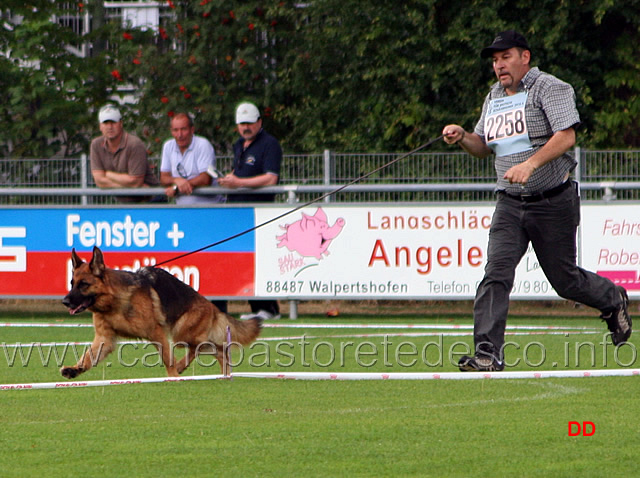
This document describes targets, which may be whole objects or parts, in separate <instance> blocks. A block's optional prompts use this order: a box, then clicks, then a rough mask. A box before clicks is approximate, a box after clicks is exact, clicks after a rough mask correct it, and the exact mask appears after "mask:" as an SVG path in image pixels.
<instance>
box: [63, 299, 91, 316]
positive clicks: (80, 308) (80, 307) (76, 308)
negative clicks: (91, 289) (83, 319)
mask: <svg viewBox="0 0 640 478" xmlns="http://www.w3.org/2000/svg"><path fill="white" fill-rule="evenodd" d="M92 304H93V298H87V299H86V300H85V301H84V302H83V303H82V304H80V305H78V306H73V305H71V304H65V305H67V307H68V308H69V314H71V315H76V314H79V313H80V312H83V311H85V310H86V309H87V308H88V307H91V305H92Z"/></svg>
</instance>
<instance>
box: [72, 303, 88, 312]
mask: <svg viewBox="0 0 640 478" xmlns="http://www.w3.org/2000/svg"><path fill="white" fill-rule="evenodd" d="M86 308H87V304H86V303H85V304H80V305H79V306H78V307H76V308H75V309H69V314H71V315H76V314H79V313H80V312H82V311H83V310H84V309H86Z"/></svg>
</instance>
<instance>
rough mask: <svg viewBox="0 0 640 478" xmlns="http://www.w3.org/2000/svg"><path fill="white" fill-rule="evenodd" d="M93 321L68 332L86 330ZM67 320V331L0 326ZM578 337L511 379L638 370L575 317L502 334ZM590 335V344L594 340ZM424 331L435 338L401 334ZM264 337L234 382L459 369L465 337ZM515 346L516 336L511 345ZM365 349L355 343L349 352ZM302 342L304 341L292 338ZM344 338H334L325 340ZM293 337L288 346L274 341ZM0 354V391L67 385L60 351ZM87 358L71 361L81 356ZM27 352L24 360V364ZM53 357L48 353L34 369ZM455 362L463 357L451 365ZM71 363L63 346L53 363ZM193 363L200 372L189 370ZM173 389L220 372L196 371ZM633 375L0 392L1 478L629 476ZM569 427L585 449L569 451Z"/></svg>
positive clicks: (519, 365)
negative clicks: (578, 429) (584, 431)
mask: <svg viewBox="0 0 640 478" xmlns="http://www.w3.org/2000/svg"><path fill="white" fill-rule="evenodd" d="M89 317H90V316H89V315H88V314H83V315H82V316H81V319H77V318H76V320H75V321H78V320H84V321H86V322H87V323H88V322H89ZM34 320H39V321H43V322H56V323H64V322H63V321H64V320H67V321H69V320H70V319H68V316H64V315H63V314H60V316H56V315H55V314H41V315H36V316H35V317H31V318H25V317H24V316H21V317H15V316H13V317H12V316H10V315H3V316H2V317H1V321H3V322H13V321H28V322H33V321H34ZM331 322H335V323H341V324H365V323H368V324H385V325H390V324H408V323H412V324H435V325H455V324H459V325H469V324H471V317H470V313H469V315H466V316H465V315H455V316H454V315H453V314H449V315H442V316H438V315H435V314H434V315H430V316H428V317H425V316H408V315H402V316H399V317H386V318H380V317H372V316H355V315H348V316H341V317H339V318H336V319H328V318H326V317H320V316H315V317H313V316H306V317H302V318H301V319H300V320H297V321H288V320H281V321H280V322H279V323H280V324H290V323H295V324H321V323H322V324H326V323H331ZM531 324H535V325H553V326H561V327H587V328H589V330H584V331H576V330H573V329H571V330H570V331H569V329H567V333H565V331H562V330H560V331H555V333H557V335H549V334H548V332H545V333H543V332H544V331H539V330H538V331H534V332H535V335H514V336H509V337H508V340H510V341H512V342H513V344H512V345H511V346H510V348H507V362H508V363H511V364H513V365H514V366H513V367H509V369H508V370H565V369H568V370H576V369H584V370H595V369H603V368H609V369H610V368H626V369H631V368H635V369H637V368H640V360H639V359H638V357H637V344H638V343H639V342H638V340H637V338H636V337H637V336H633V337H632V340H631V342H630V344H629V345H627V346H625V347H622V348H620V349H618V350H615V349H614V347H613V346H612V345H610V344H609V345H608V346H605V345H603V333H604V329H603V328H602V327H603V324H601V323H600V322H599V321H598V320H596V319H594V318H585V317H582V318H580V317H578V318H576V317H571V318H569V317H565V318H563V317H545V316H539V317H519V318H515V319H512V320H510V322H509V325H510V326H514V325H519V326H524V325H531ZM594 331H596V332H595V333H594ZM420 332H425V333H426V332H429V333H436V334H442V335H432V336H419V337H418V336H397V335H394V334H396V333H414V334H415V333H420ZM450 332H452V330H449V329H447V330H442V331H439V330H418V329H411V330H406V329H387V328H379V329H371V328H369V329H365V330H363V329H311V328H308V329H305V328H303V329H288V328H267V329H265V330H264V332H263V338H264V339H269V338H278V337H280V339H279V340H265V341H260V342H259V343H257V344H256V345H255V346H254V347H252V348H250V349H249V348H247V349H245V350H244V351H243V354H241V353H240V352H239V351H235V352H234V354H233V359H234V362H236V364H235V365H236V366H235V368H234V370H235V371H245V372H248V371H254V372H263V371H271V372H273V371H279V372H288V371H314V372H385V373H387V372H388V373H394V372H454V371H456V370H457V369H456V367H455V366H454V365H453V364H452V363H451V361H452V360H453V361H454V362H455V361H456V360H457V357H459V354H462V353H464V352H465V351H466V350H465V347H469V346H470V345H471V343H472V341H471V337H470V336H469V335H468V333H469V331H468V330H458V331H457V332H458V333H464V335H459V336H449V335H445V334H446V333H450ZM524 332H526V331H522V332H521V333H524ZM0 334H1V338H0V343H3V344H16V343H21V344H26V343H31V342H42V343H45V342H67V341H80V342H81V341H90V340H91V339H92V337H93V330H92V329H91V328H26V327H5V328H0ZM363 334H367V335H369V336H368V337H354V335H363ZM303 335H304V337H305V338H304V339H301V338H300V336H303ZM338 336H339V337H338ZM287 337H294V338H287ZM28 350H29V349H28V348H21V349H17V348H15V347H14V348H10V347H4V348H2V349H0V354H2V355H0V384H15V383H39V382H63V381H66V380H65V379H63V378H62V377H61V376H60V374H59V372H58V365H59V364H58V363H56V361H57V360H58V361H60V360H62V355H63V353H64V348H63V347H57V348H55V351H57V352H58V354H59V356H58V357H56V356H55V353H54V352H53V351H54V348H53V347H47V346H42V347H40V348H37V347H36V348H33V349H31V355H30V356H29V355H28ZM83 350H84V348H83V346H78V347H77V353H82V351H83ZM20 351H22V355H21V352H20ZM154 351H155V349H153V348H150V347H146V348H144V344H142V343H137V344H129V345H122V346H121V349H120V351H119V352H114V353H113V354H112V355H111V356H109V357H108V358H107V360H105V361H104V362H102V363H101V364H99V365H98V366H97V367H95V368H94V369H92V370H90V371H89V372H87V373H86V374H84V375H82V376H81V377H79V379H81V380H103V379H127V378H140V377H163V376H165V371H164V368H163V367H162V366H161V365H160V364H158V358H157V355H156V354H155V352H154ZM47 354H49V355H47ZM456 354H458V355H456ZM74 362H75V358H74V357H73V351H72V349H70V348H67V351H66V356H65V357H64V363H65V364H72V363H74ZM194 365H195V366H194ZM194 365H192V366H191V367H190V368H189V369H187V371H185V374H188V375H193V374H196V375H210V374H218V373H219V368H218V365H217V364H216V363H214V362H213V360H212V359H211V357H209V356H205V357H202V359H201V360H200V363H199V364H194ZM639 385H640V377H638V376H631V377H602V378H567V379H555V378H554V379H513V380H512V379H504V380H502V379H501V380H494V379H483V380H424V381H423V380H384V381H382V380H381V381H340V380H323V381H301V380H278V379H271V380H268V379H259V378H237V377H236V378H234V379H233V380H211V381H198V382H196V381H191V382H173V383H159V384H139V385H119V386H105V387H92V388H80V389H61V390H55V389H51V390H2V391H0V403H1V407H0V424H2V434H0V441H1V443H0V450H1V451H0V476H3V477H4V476H34V475H36V474H40V473H45V474H46V475H47V476H81V475H84V476H105V477H111V476H123V475H127V476H195V475H204V476H214V475H220V474H223V473H224V474H228V475H230V476H437V477H441V476H465V477H467V476H483V477H486V476H545V477H546V476H571V477H574V476H605V475H607V476H634V475H636V474H637V468H638V466H637V452H638V450H640V434H639V433H638V410H639V409H640V398H639V394H638V390H640V388H639ZM570 421H575V422H580V423H582V422H584V421H589V422H593V424H594V425H595V433H594V434H593V435H592V436H568V423H569V422H570Z"/></svg>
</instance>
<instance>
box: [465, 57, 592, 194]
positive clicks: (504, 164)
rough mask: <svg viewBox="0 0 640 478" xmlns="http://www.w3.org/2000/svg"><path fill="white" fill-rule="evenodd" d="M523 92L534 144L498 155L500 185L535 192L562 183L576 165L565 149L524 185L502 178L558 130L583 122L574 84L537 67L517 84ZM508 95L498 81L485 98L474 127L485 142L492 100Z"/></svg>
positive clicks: (497, 166) (512, 190)
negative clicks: (486, 123)
mask: <svg viewBox="0 0 640 478" xmlns="http://www.w3.org/2000/svg"><path fill="white" fill-rule="evenodd" d="M520 92H523V93H526V102H525V104H524V117H525V121H526V128H527V131H528V135H529V141H530V143H531V144H530V146H531V147H530V148H529V149H527V150H525V151H521V152H516V153H513V154H507V155H504V156H499V155H497V156H496V158H495V169H496V173H497V176H498V184H497V189H498V190H501V191H506V192H508V193H512V194H535V193H539V192H542V191H546V190H547V189H551V188H554V187H556V186H558V185H560V184H561V183H562V182H563V181H564V178H565V177H566V175H567V174H568V173H569V172H571V171H572V170H573V169H575V167H576V161H575V159H574V158H572V157H571V156H570V155H569V154H567V153H565V154H563V155H562V156H560V157H559V158H556V159H554V160H553V161H550V162H549V163H547V164H545V165H544V166H542V167H541V168H538V169H536V170H535V171H534V173H533V174H532V175H531V178H530V179H529V181H527V184H526V185H525V186H524V188H522V187H521V186H520V185H513V184H510V183H509V181H507V180H505V179H503V177H504V175H505V173H506V172H507V171H508V170H509V169H510V168H511V167H513V166H515V165H517V164H520V163H522V162H524V161H526V160H527V159H528V158H530V157H531V156H533V155H534V154H535V153H536V152H537V151H538V150H539V149H540V148H542V147H543V146H544V145H545V144H546V143H547V141H549V139H550V138H551V137H552V136H553V135H554V134H555V133H557V132H558V131H562V130H565V129H568V128H571V127H574V128H575V127H577V126H578V125H579V124H580V115H579V114H578V110H577V108H576V97H575V92H574V90H573V88H572V87H571V85H569V84H568V83H565V82H564V81H561V80H559V79H558V78H556V77H555V76H553V75H550V74H548V73H544V72H541V71H540V70H539V69H538V68H537V67H536V68H532V69H531V70H529V71H528V72H527V74H526V75H525V76H524V78H523V79H522V81H521V82H520V85H519V88H518V93H520ZM506 96H507V94H506V92H505V90H504V87H502V85H501V84H500V83H499V82H497V83H495V84H494V85H493V86H492V87H491V90H490V91H489V94H488V95H487V96H486V98H485V102H484V105H483V107H482V115H481V117H480V120H479V121H478V123H477V124H476V127H475V130H474V132H475V133H476V134H477V135H478V136H480V137H481V138H483V140H484V141H485V142H486V137H485V117H486V115H487V111H488V109H489V105H490V102H491V101H492V100H495V99H498V98H504V97H506Z"/></svg>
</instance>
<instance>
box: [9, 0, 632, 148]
mask: <svg viewBox="0 0 640 478" xmlns="http://www.w3.org/2000/svg"><path fill="white" fill-rule="evenodd" d="M60 3H61V2H53V1H49V0H37V1H34V2H30V5H29V6H25V5H24V4H21V3H20V2H18V1H17V0H8V1H7V2H5V4H7V5H6V7H5V8H8V9H9V10H10V11H11V12H12V13H13V14H14V15H15V14H19V15H21V16H22V17H23V18H22V21H20V22H18V21H13V20H12V18H13V17H7V16H6V14H5V16H4V17H3V20H5V23H4V24H5V27H4V29H2V28H0V51H6V52H8V54H7V55H6V56H2V57H0V87H1V88H0V95H3V97H2V100H3V102H2V107H1V110H0V121H2V123H3V128H0V148H3V149H2V150H1V151H0V153H1V154H3V155H12V156H16V157H19V156H50V155H52V154H56V153H57V154H63V155H71V156H72V155H77V154H78V153H79V152H81V151H86V146H87V144H88V141H89V139H90V137H91V135H93V134H95V132H96V129H97V121H96V120H95V113H96V110H97V108H98V107H99V106H101V105H102V104H104V103H105V102H106V101H107V100H108V99H109V98H113V97H114V96H118V95H122V96H124V94H125V93H122V91H123V87H128V88H129V89H128V90H127V94H130V93H131V88H132V89H133V93H134V95H135V97H136V100H137V102H136V103H135V104H132V105H128V107H127V108H125V112H124V113H125V122H126V125H127V128H131V129H134V130H135V131H136V132H137V133H138V135H139V136H140V137H141V138H143V139H144V140H145V141H146V142H147V144H148V147H149V150H150V151H151V152H152V153H153V154H155V155H158V154H159V153H160V147H161V144H162V142H163V141H164V139H166V137H168V136H169V131H168V122H169V118H170V116H171V115H172V114H175V112H177V111H186V112H191V113H193V114H194V115H195V120H196V127H197V131H198V133H199V134H202V135H204V136H206V137H207V138H209V139H210V140H211V141H212V142H213V143H214V144H215V145H216V149H217V150H218V152H219V153H228V152H229V149H230V145H231V143H232V142H233V141H234V139H235V138H236V135H235V133H234V127H235V125H234V109H235V106H236V105H237V104H238V103H239V102H241V101H243V100H249V101H253V102H255V103H256V104H257V105H258V106H259V108H260V109H261V110H262V113H263V119H264V122H265V126H266V128H267V129H268V130H270V131H271V132H272V133H274V134H275V135H276V136H277V137H278V138H279V139H280V140H281V142H282V145H283V148H284V150H285V151H286V152H288V153H310V152H319V151H321V150H323V149H325V148H331V149H335V150H340V151H357V152H372V151H404V150H407V149H409V148H413V147H415V146H418V145H420V144H422V143H424V142H425V141H426V140H428V139H430V138H433V137H437V136H438V135H439V134H440V132H441V130H442V127H443V126H444V125H445V124H447V123H449V122H456V123H459V124H462V125H463V126H465V128H467V129H473V127H474V125H475V121H477V118H478V117H479V115H480V108H481V105H482V101H483V99H484V96H485V95H486V93H487V91H488V87H489V85H490V84H491V83H492V82H494V81H495V77H494V76H493V72H492V70H491V65H490V62H488V61H487V60H483V59H481V58H480V56H479V52H480V50H481V49H482V47H484V46H486V45H487V44H488V43H490V41H491V40H492V38H493V37H494V35H495V34H496V32H499V31H502V30H506V29H509V28H514V29H516V30H519V31H521V32H522V33H523V34H525V35H526V36H527V38H528V40H529V43H530V45H531V47H532V50H533V62H534V65H538V66H540V68H541V69H542V70H544V71H547V72H549V73H552V74H555V75H557V76H558V77H559V78H561V79H563V80H565V81H568V82H569V83H571V84H572V85H573V86H574V88H575V90H576V94H577V98H578V106H579V110H580V114H581V118H582V120H583V127H582V129H581V130H580V135H579V143H580V144H581V145H582V146H585V147H592V148H595V147H600V148H609V149H611V148H626V147H639V146H640V134H639V133H638V131H639V128H638V126H639V123H640V100H639V95H640V80H638V78H640V75H639V74H638V73H640V72H639V69H640V54H639V53H638V50H637V48H635V45H637V44H638V43H639V42H640V31H639V29H640V8H639V7H640V0H609V1H606V2H602V1H601V0H578V1H573V2H558V1H556V0H536V1H535V2H534V1H532V0H518V1H515V2H514V1H507V0H492V1H488V0H474V1H471V2H470V1H469V0H448V1H446V2H445V1H443V0H406V1H402V2H389V1H382V0H371V1H367V2H362V1H356V0H314V1H311V2H307V3H301V2H295V1H292V0H283V1H280V2H262V1H244V2H214V1H212V0H196V1H186V0H180V1H179V0H175V1H174V0H171V1H167V2H164V3H163V5H164V7H163V8H164V9H165V10H166V11H168V12H169V15H168V16H163V20H162V22H161V24H160V27H159V28H158V29H157V30H155V31H154V30H143V29H140V28H137V29H134V28H126V27H122V25H121V24H120V23H119V22H114V21H105V22H104V24H103V25H100V22H99V19H101V18H104V15H101V13H103V12H102V2H99V1H97V0H92V1H91V2H90V3H87V4H77V6H78V9H79V11H80V10H83V9H91V11H92V14H93V18H94V23H95V24H96V25H95V26H97V28H96V29H95V30H94V31H92V33H91V34H90V35H87V36H85V37H82V38H79V37H78V36H77V35H75V34H74V33H73V32H72V31H71V30H69V29H68V28H66V27H64V26H63V25H61V24H58V23H51V22H50V21H49V20H50V18H51V16H52V15H53V14H56V13H57V14H62V13H65V11H61V10H60V9H59V7H58V5H59V4H60ZM3 6H4V5H3ZM67 13H68V12H67ZM7 25H8V26H7ZM78 43H86V44H87V45H89V46H90V47H91V56H90V57H89V58H78V57H77V56H75V55H73V54H72V53H70V51H69V49H68V48H67V47H66V46H67V45H74V44H78ZM124 89H125V90H126V88H124ZM440 146H441V147H442V149H443V150H449V149H448V148H447V147H446V146H444V145H440ZM436 147H438V146H436Z"/></svg>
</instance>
